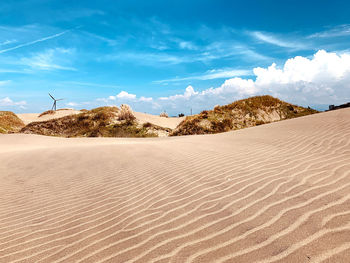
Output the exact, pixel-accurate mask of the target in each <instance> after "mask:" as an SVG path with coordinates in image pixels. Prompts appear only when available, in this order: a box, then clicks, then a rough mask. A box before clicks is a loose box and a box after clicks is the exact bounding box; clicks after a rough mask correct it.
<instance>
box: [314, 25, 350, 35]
mask: <svg viewBox="0 0 350 263" xmlns="http://www.w3.org/2000/svg"><path fill="white" fill-rule="evenodd" d="M349 35H350V25H340V26H336V27H334V28H331V29H329V30H325V31H322V32H318V33H315V34H312V35H309V36H308V37H307V38H328V37H342V36H349Z"/></svg>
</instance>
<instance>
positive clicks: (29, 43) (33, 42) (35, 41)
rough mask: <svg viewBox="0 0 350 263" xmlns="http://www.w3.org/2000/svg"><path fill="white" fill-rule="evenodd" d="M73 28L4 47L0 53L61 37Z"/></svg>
mask: <svg viewBox="0 0 350 263" xmlns="http://www.w3.org/2000/svg"><path fill="white" fill-rule="evenodd" d="M72 30H73V29H69V30H65V31H63V32H61V33H57V34H54V35H51V36H47V37H43V38H39V39H36V40H33V41H30V42H27V43H23V44H20V45H17V46H14V47H10V48H6V49H2V50H0V54H3V53H6V52H9V51H12V50H16V49H18V48H22V47H27V46H31V45H34V44H36V43H39V42H43V41H47V40H50V39H53V38H57V37H60V36H62V35H64V34H66V33H68V32H70V31H72Z"/></svg>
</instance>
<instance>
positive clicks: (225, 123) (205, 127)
mask: <svg viewBox="0 0 350 263" xmlns="http://www.w3.org/2000/svg"><path fill="white" fill-rule="evenodd" d="M313 113H317V111H316V110H313V109H310V108H303V107H300V106H296V105H293V104H290V103H287V102H284V101H281V100H279V99H277V98H274V97H272V96H268V95H265V96H255V97H251V98H248V99H243V100H239V101H235V102H233V103H231V104H228V105H224V106H216V107H214V109H213V110H210V111H202V112H201V113H200V114H197V115H193V116H188V117H186V119H185V120H183V121H182V122H181V123H180V124H179V125H178V127H177V128H176V129H175V130H173V132H172V133H171V134H170V135H171V136H178V135H192V134H211V133H219V132H225V131H230V130H236V129H242V128H247V127H252V126H257V125H261V124H265V123H270V122H274V121H279V120H284V119H291V118H296V117H301V116H305V115H309V114H313Z"/></svg>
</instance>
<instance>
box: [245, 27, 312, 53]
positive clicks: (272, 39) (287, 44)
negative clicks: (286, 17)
mask: <svg viewBox="0 0 350 263" xmlns="http://www.w3.org/2000/svg"><path fill="white" fill-rule="evenodd" d="M249 34H250V35H251V36H253V37H254V38H256V39H258V40H260V41H262V42H265V43H268V44H271V45H275V46H279V47H284V48H292V49H308V46H307V45H306V44H304V43H300V42H296V41H291V40H284V39H281V38H278V37H276V36H274V35H272V34H270V33H264V32H260V31H254V32H249Z"/></svg>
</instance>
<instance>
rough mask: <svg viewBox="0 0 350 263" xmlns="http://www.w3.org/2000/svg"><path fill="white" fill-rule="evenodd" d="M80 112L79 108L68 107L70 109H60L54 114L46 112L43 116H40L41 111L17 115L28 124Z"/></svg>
mask: <svg viewBox="0 0 350 263" xmlns="http://www.w3.org/2000/svg"><path fill="white" fill-rule="evenodd" d="M78 113H80V111H79V110H73V109H68V110H58V111H55V113H54V114H46V115H43V116H40V113H22V114H17V116H18V117H19V118H20V119H21V120H22V121H23V122H24V124H26V125H27V124H28V123H31V122H36V121H48V120H52V119H58V118H62V117H65V116H68V115H72V114H78ZM39 116H40V117H39Z"/></svg>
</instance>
